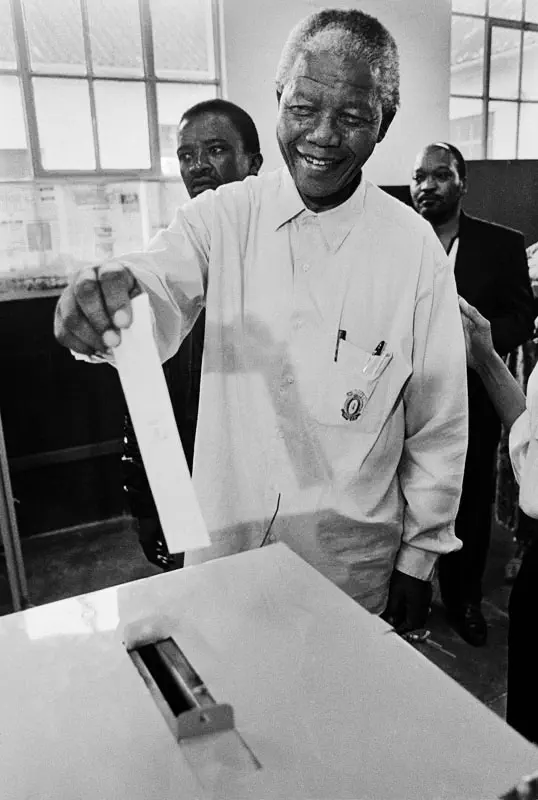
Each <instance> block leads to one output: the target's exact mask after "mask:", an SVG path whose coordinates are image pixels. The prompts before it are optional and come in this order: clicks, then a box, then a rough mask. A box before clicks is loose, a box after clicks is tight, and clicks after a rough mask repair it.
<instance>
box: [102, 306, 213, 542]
mask: <svg viewBox="0 0 538 800" xmlns="http://www.w3.org/2000/svg"><path fill="white" fill-rule="evenodd" d="M114 360H115V363H116V366H117V368H118V372H119V376H120V380H121V385H122V387H123V392H124V394H125V399H126V401H127V407H128V409H129V413H130V415H131V420H132V423H133V427H134V431H135V434H136V438H137V441H138V446H139V448H140V453H141V455H142V461H143V462H144V467H145V469H146V474H147V476H148V481H149V485H150V487H151V491H152V494H153V498H154V500H155V505H156V506H157V511H158V513H159V519H160V521H161V527H162V529H163V533H164V537H165V539H166V544H167V545H168V549H169V550H170V552H171V553H183V552H185V551H187V550H195V549H197V548H199V547H207V546H209V545H210V544H211V541H210V539H209V535H208V533H207V528H206V526H205V523H204V520H203V518H202V514H201V512H200V507H199V505H198V500H197V499H196V495H195V494H194V488H193V485H192V481H191V476H190V473H189V469H188V467H187V462H186V459H185V454H184V452H183V447H182V445H181V439H180V438H179V433H178V430H177V426H176V421H175V418H174V412H173V410H172V404H171V402H170V395H169V393H168V387H167V385H166V380H165V377H164V373H163V370H162V367H161V363H160V360H159V355H158V352H157V345H156V343H155V339H154V337H153V324H152V318H151V310H150V305H149V299H148V296H147V294H141V295H139V296H138V297H135V298H134V299H133V323H132V325H131V326H130V327H129V328H126V329H124V330H122V332H121V344H119V345H118V347H116V348H114Z"/></svg>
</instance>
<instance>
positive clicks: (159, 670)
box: [138, 644, 196, 717]
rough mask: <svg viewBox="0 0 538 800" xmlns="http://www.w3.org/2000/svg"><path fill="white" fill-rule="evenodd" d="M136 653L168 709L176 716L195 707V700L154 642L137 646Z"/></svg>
mask: <svg viewBox="0 0 538 800" xmlns="http://www.w3.org/2000/svg"><path fill="white" fill-rule="evenodd" d="M138 655H139V657H140V659H141V660H142V662H143V663H144V665H145V667H146V669H147V671H148V672H149V674H150V675H151V677H152V678H153V681H154V684H155V685H156V686H157V687H158V688H159V691H160V692H161V694H162V696H163V698H164V700H165V701H166V703H167V704H168V706H169V708H170V711H171V712H172V714H174V715H175V716H176V717H177V716H178V715H179V714H183V713H184V712H185V711H190V710H191V709H193V708H195V706H196V701H195V699H194V697H193V696H192V693H191V692H190V691H189V690H188V687H187V686H186V685H185V683H184V682H183V681H182V680H181V678H180V676H179V675H178V674H177V673H176V672H174V671H173V670H172V669H170V665H169V664H168V663H167V661H166V659H165V658H163V655H162V653H161V652H160V649H159V648H158V647H157V646H156V645H154V644H147V645H143V646H142V647H139V648H138Z"/></svg>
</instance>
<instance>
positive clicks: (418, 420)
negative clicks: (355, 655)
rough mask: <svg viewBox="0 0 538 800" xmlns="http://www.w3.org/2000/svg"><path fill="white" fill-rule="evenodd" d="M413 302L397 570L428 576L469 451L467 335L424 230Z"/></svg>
mask: <svg viewBox="0 0 538 800" xmlns="http://www.w3.org/2000/svg"><path fill="white" fill-rule="evenodd" d="M420 286H421V288H420V289H419V296H418V297H417V300H416V305H415V320H414V346H413V371H412V375H411V378H410V380H409V382H408V385H407V387H406V390H405V393H404V407H405V416H406V434H405V436H406V438H405V445H404V449H403V455H402V459H401V462H400V467H399V477H400V485H401V489H402V492H403V495H404V498H405V502H406V506H405V512H404V530H403V537H402V544H401V547H400V551H399V553H398V557H397V560H396V568H397V569H398V570H400V571H401V572H405V573H407V574H408V575H412V576H414V577H416V578H420V579H422V580H430V579H431V577H432V575H433V570H434V566H435V562H436V560H437V558H438V556H439V555H441V554H443V553H449V552H451V551H453V550H458V549H460V547H461V542H460V541H459V539H457V538H456V535H455V533H454V522H455V518H456V514H457V511H458V506H459V501H460V495H461V487H462V481H463V470H464V466H465V455H466V451H467V430H468V422H467V369H466V356H465V341H464V337H463V329H462V324H461V318H460V312H459V306H458V297H457V291H456V284H455V280H454V276H453V272H452V270H451V268H450V266H449V264H448V261H447V259H446V258H445V254H444V252H443V251H442V249H441V247H440V245H439V246H438V242H437V240H436V241H431V240H430V239H429V237H426V240H425V244H424V249H423V259H422V280H421V284H420Z"/></svg>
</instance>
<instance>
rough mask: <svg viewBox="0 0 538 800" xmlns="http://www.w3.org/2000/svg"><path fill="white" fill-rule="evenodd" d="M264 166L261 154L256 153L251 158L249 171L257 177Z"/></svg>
mask: <svg viewBox="0 0 538 800" xmlns="http://www.w3.org/2000/svg"><path fill="white" fill-rule="evenodd" d="M262 164H263V156H262V154H261V153H255V155H253V156H251V158H250V167H249V169H248V174H249V175H257V174H258V172H259V171H260V169H261V168H262Z"/></svg>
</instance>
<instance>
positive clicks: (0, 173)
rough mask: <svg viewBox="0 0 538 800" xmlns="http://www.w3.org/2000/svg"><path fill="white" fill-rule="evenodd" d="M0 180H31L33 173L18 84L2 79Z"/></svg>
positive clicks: (7, 77)
mask: <svg viewBox="0 0 538 800" xmlns="http://www.w3.org/2000/svg"><path fill="white" fill-rule="evenodd" d="M0 108H1V109H2V114H1V115H0V179H1V178H28V177H30V175H31V173H32V166H31V159H30V151H29V150H28V144H27V142H26V128H25V126H24V112H23V106H22V97H21V90H20V86H19V80H18V78H16V77H15V76H11V75H0Z"/></svg>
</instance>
